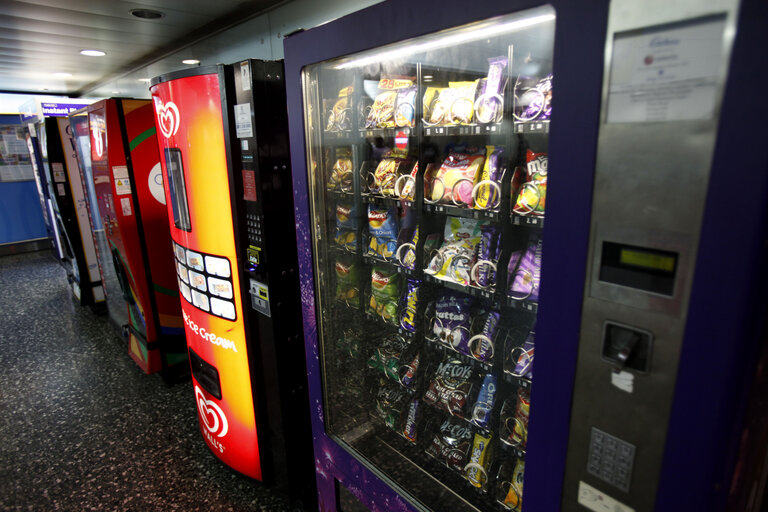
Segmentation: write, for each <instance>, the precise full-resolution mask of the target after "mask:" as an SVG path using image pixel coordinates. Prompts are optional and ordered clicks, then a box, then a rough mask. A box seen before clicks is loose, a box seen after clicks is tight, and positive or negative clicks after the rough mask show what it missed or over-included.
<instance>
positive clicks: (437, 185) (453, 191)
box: [430, 153, 485, 207]
mask: <svg viewBox="0 0 768 512" xmlns="http://www.w3.org/2000/svg"><path fill="white" fill-rule="evenodd" d="M484 162H485V156H484V155H482V154H480V155H478V154H466V153H450V154H449V155H448V158H446V159H445V160H444V161H443V164H442V165H441V166H440V170H438V171H437V176H435V182H434V183H433V184H432V194H431V196H430V197H431V200H432V202H438V201H439V202H443V203H454V204H466V205H469V206H470V207H471V206H472V205H473V203H474V202H473V199H472V190H473V189H474V187H475V181H476V178H477V176H478V171H479V170H480V169H481V168H482V167H483V163H484Z"/></svg>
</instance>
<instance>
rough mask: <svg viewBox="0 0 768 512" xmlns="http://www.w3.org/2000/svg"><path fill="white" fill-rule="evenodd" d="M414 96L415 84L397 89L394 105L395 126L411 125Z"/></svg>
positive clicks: (414, 111)
mask: <svg viewBox="0 0 768 512" xmlns="http://www.w3.org/2000/svg"><path fill="white" fill-rule="evenodd" d="M415 98H416V86H415V85H414V86H411V87H405V88H403V89H399V90H398V91H397V102H396V105H397V106H396V107H395V124H396V125H397V126H399V127H401V128H404V127H411V126H413V120H414V114H415V113H416V108H415V106H414V99H415Z"/></svg>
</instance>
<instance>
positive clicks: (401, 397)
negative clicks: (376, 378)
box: [375, 380, 408, 430]
mask: <svg viewBox="0 0 768 512" xmlns="http://www.w3.org/2000/svg"><path fill="white" fill-rule="evenodd" d="M387 384H388V383H387V381H386V380H381V381H380V386H379V389H378V391H377V392H376V409H375V412H376V415H377V416H378V417H379V418H380V419H381V420H382V421H383V422H384V424H385V425H386V426H388V427H389V428H391V429H393V430H397V429H398V425H399V424H400V416H401V413H402V410H403V408H404V406H405V401H406V400H407V399H408V397H407V394H406V393H405V392H404V391H403V390H402V389H398V388H393V387H390V386H388V385H387Z"/></svg>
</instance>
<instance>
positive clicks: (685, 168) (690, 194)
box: [562, 0, 738, 512]
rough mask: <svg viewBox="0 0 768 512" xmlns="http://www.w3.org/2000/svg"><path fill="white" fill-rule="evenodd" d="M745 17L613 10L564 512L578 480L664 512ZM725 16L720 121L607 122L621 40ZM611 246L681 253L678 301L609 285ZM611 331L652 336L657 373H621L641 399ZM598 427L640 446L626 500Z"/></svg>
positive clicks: (709, 6)
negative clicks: (620, 369)
mask: <svg viewBox="0 0 768 512" xmlns="http://www.w3.org/2000/svg"><path fill="white" fill-rule="evenodd" d="M737 7H738V6H737V2H736V0H733V1H726V0H717V1H713V2H707V3H706V4H704V3H702V2H697V1H695V0H686V1H680V2H674V3H667V2H662V1H657V0H652V1H650V2H642V3H641V2H634V1H632V0H614V1H613V3H612V5H611V12H610V17H609V29H608V39H607V41H606V55H605V57H606V72H605V73H604V76H605V77H606V78H605V81H604V84H603V104H602V112H601V120H602V124H601V126H600V135H599V139H598V151H597V153H598V157H597V164H596V169H595V188H594V198H593V210H592V233H591V243H590V249H589V258H590V261H591V263H589V264H588V265H589V268H588V275H587V280H586V283H585V292H584V304H583V309H582V326H581V333H580V344H579V355H578V360H577V371H576V381H575V385H574V397H573V408H572V416H571V432H570V438H569V447H568V460H567V463H566V476H565V483H564V489H563V506H562V508H563V510H579V509H581V510H583V508H581V507H580V506H579V505H578V504H577V500H578V496H577V494H578V489H579V482H580V481H584V482H586V483H587V484H589V485H591V486H593V487H595V488H597V489H599V490H600V491H603V492H604V493H606V494H607V495H609V496H611V497H612V498H614V499H616V500H618V501H619V502H621V503H623V504H625V505H627V506H629V507H632V508H634V509H635V510H636V511H638V512H639V511H642V510H652V509H653V508H654V503H655V497H656V490H657V486H658V477H659V471H660V468H661V462H662V458H663V454H664V444H665V440H666V428H667V423H668V419H669V412H670V408H671V402H672V397H673V393H674V386H675V380H676V375H677V367H678V362H679V358H680V347H681V343H682V337H683V332H684V329H685V321H686V313H687V308H688V303H689V295H690V290H691V285H692V276H693V270H694V268H693V265H694V262H695V259H696V252H697V246H698V239H699V233H700V230H701V222H702V214H703V208H704V202H705V200H706V193H707V185H708V179H709V173H710V168H711V160H712V154H713V149H714V142H715V138H716V136H717V125H718V120H719V112H720V102H721V98H722V91H723V87H724V83H725V78H726V69H727V64H728V60H729V56H730V46H731V41H732V38H733V30H734V23H735V21H734V20H735V19H736V10H737ZM718 13H722V14H723V15H725V31H724V33H723V41H722V44H723V50H722V55H723V58H722V62H721V63H720V65H719V70H720V75H719V79H718V81H717V86H716V95H715V96H716V102H715V109H714V112H715V114H714V116H713V117H712V118H711V119H702V120H695V121H666V122H632V123H606V119H607V107H608V90H609V85H610V77H611V71H612V69H611V59H612V52H613V43H614V36H615V35H616V34H617V33H622V32H626V31H628V30H635V29H641V28H645V27H653V26H656V25H664V24H670V23H676V22H681V21H685V20H689V19H692V18H700V17H703V16H708V15H713V14H718ZM604 241H611V242H618V243H624V244H630V245H633V246H640V247H649V248H653V249H660V250H665V251H671V252H675V253H677V254H678V263H677V274H676V283H675V286H674V290H673V292H672V295H671V296H665V295H661V294H654V293H648V292H646V291H643V290H638V289H633V288H629V287H625V286H619V285H616V284H612V283H607V282H603V281H600V280H599V268H600V258H601V250H602V245H603V244H602V243H603V242H604ZM606 320H612V321H615V322H618V323H624V324H628V325H632V326H636V327H638V328H641V329H645V330H648V331H650V332H651V333H653V337H654V342H653V352H652V361H651V365H650V371H649V372H648V373H646V374H642V373H640V372H634V371H628V372H626V373H625V374H623V375H625V376H626V379H624V382H625V383H626V382H628V381H629V380H631V381H632V389H631V391H628V390H626V389H620V387H618V386H616V385H613V384H612V379H614V378H615V374H613V370H612V367H611V364H610V362H608V361H605V360H602V359H601V342H602V339H601V338H602V336H601V335H602V330H603V325H604V322H605V321H606ZM593 427H596V428H598V429H600V430H601V431H604V432H606V433H608V434H610V435H612V436H616V437H618V438H619V439H621V440H623V441H625V442H628V443H631V444H632V445H634V446H636V448H637V449H636V455H635V460H634V467H633V468H632V478H631V481H630V485H629V489H628V492H625V491H624V490H622V489H620V488H619V487H616V486H613V485H611V484H609V483H606V482H604V481H603V480H601V479H599V478H597V477H595V476H593V475H590V474H589V472H588V461H589V459H588V454H589V443H590V436H591V432H592V428H593Z"/></svg>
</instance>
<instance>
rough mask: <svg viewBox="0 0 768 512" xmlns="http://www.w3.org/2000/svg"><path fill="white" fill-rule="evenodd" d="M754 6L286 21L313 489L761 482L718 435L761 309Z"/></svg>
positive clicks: (673, 488)
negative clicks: (733, 210)
mask: <svg viewBox="0 0 768 512" xmlns="http://www.w3.org/2000/svg"><path fill="white" fill-rule="evenodd" d="M457 12H461V13H463V15H464V16H465V17H464V18H462V19H460V20H459V19H457V18H456V17H455V15H454V13H457ZM765 20H766V5H765V3H764V2H759V1H754V0H744V1H743V2H737V1H734V0H723V1H718V2H714V3H711V4H707V5H702V4H701V3H699V2H695V1H683V2H678V3H676V4H675V5H671V4H662V3H658V4H656V3H654V4H653V5H652V6H651V8H649V5H647V4H644V5H642V6H641V5H639V4H636V3H633V2H631V1H628V0H612V1H611V2H608V1H583V2H565V1H563V2H561V1H557V0H555V1H552V2H550V3H549V4H547V5H543V6H542V5H540V4H538V3H536V2H530V1H514V2H496V1H493V2H483V3H481V4H477V3H476V4H473V6H472V8H471V9H468V8H467V6H466V5H465V3H462V2H458V1H453V0H447V1H441V2H439V3H438V2H432V1H426V2H419V3H418V4H414V3H413V2H407V1H405V0H403V1H400V0H392V1H388V2H384V3H381V4H378V5H376V6H373V7H370V8H368V9H365V10H363V11H359V12H357V13H354V14H352V15H350V16H347V17H344V18H341V19H339V20H336V21H334V22H332V23H328V24H326V25H323V26H321V27H317V28H314V29H312V30H309V31H307V32H303V33H298V34H296V35H293V36H291V37H288V38H287V39H286V40H285V56H286V83H287V84H288V108H289V119H290V121H291V124H290V131H291V157H292V166H293V180H294V189H295V197H296V203H295V208H296V224H297V241H298V245H299V268H300V274H301V283H302V300H303V314H304V332H305V337H306V351H307V372H308V376H309V389H310V403H311V410H312V412H313V416H312V423H313V430H314V442H315V464H316V472H317V483H318V489H319V499H320V509H321V510H339V509H340V510H357V509H359V508H365V507H367V508H370V509H371V510H452V511H459V510H461V511H465V510H466V511H478V510H480V511H496V510H515V511H519V510H526V511H539V510H592V511H596V512H600V511H607V510H611V511H627V512H629V511H641V510H653V509H655V510H694V509H707V510H720V509H723V508H725V507H726V503H727V502H729V500H730V502H732V503H733V502H734V500H737V498H738V497H739V496H742V497H743V496H751V497H753V498H754V496H758V502H759V496H760V493H761V492H763V491H760V486H759V483H760V482H761V481H763V482H764V477H765V474H766V472H765V470H764V469H763V471H762V473H761V471H760V466H759V464H756V463H755V462H754V457H753V458H752V459H750V460H751V463H750V464H749V468H750V471H742V470H741V469H740V470H734V468H736V467H739V468H742V469H743V468H745V462H744V461H745V454H749V452H750V449H751V450H755V449H756V450H759V453H761V454H762V456H765V455H766V453H767V452H766V443H765V442H762V444H761V443H760V442H759V440H760V439H761V435H762V439H765V438H766V434H768V431H766V428H767V427H766V425H763V426H762V427H758V430H757V431H755V430H754V429H752V430H751V431H750V435H749V437H748V438H749V439H752V440H754V439H757V440H758V441H757V442H754V441H752V442H750V444H747V445H743V446H742V447H741V449H742V451H741V455H740V456H738V457H737V455H736V454H737V448H738V447H739V439H740V437H741V435H742V426H743V425H744V421H743V420H744V415H743V414H744V410H745V406H746V405H747V404H748V403H749V400H748V398H747V397H748V395H749V391H750V389H751V388H752V383H753V377H754V376H755V368H756V365H755V362H756V359H757V357H758V354H757V350H756V349H757V347H758V342H759V340H760V339H761V337H760V335H761V331H762V329H763V328H764V327H765V321H764V319H763V318H761V317H760V315H759V314H757V312H758V311H762V310H763V309H761V308H764V307H765V305H766V300H765V299H766V294H765V291H764V290H765V287H764V286H762V285H763V284H764V283H765V272H764V269H763V268H762V267H761V265H760V261H761V258H765V248H764V246H763V245H762V241H763V240H765V237H766V227H767V226H766V215H765V213H766V210H767V206H768V201H767V200H768V187H767V186H766V185H768V172H766V171H768V154H767V153H766V150H765V145H764V143H762V144H761V143H760V142H759V141H760V140H761V138H762V140H765V137H766V132H768V128H766V126H765V125H764V124H761V123H759V122H755V121H753V119H754V118H753V117H752V115H751V114H750V112H749V109H757V110H756V111H759V112H765V111H766V108H768V99H767V98H766V96H765V95H764V94H761V93H760V92H759V87H760V85H759V84H761V83H765V82H764V80H765V79H766V78H767V77H766V72H765V70H764V69H763V68H760V69H759V70H756V69H755V62H756V61H757V59H758V56H757V54H756V52H757V51H758V50H757V48H762V47H764V45H765V42H766V37H768V36H766V34H765V31H764V30H762V29H761V28H760V26H761V23H764V22H765ZM360 27H367V28H369V29H368V30H360ZM759 41H763V43H759V44H758V42H759ZM740 98H741V99H740ZM743 98H750V102H748V103H749V107H747V106H746V105H745V102H744V101H742V100H743ZM752 100H754V102H753V101H752ZM758 117H759V116H758ZM736 133H738V135H736ZM550 163H551V164H552V166H551V167H552V170H553V173H554V174H553V175H552V180H551V182H550V180H549V167H550V165H549V164H550ZM736 169H751V171H750V172H748V173H747V174H748V175H749V176H748V177H746V178H745V183H740V184H739V186H738V190H739V205H740V210H739V218H740V219H743V222H742V221H741V220H740V221H739V222H729V221H727V220H725V218H724V217H723V214H724V212H723V210H722V206H723V202H722V201H723V193H724V191H725V190H728V189H729V185H728V183H729V182H730V181H729V180H731V179H732V177H733V176H734V172H738V173H739V176H744V173H742V172H740V171H736ZM746 189H748V190H746ZM742 207H743V209H742ZM726 217H728V216H727V215H726ZM728 218H730V217H728ZM736 261H738V262H739V263H738V264H735V262H736ZM726 268H728V269H729V270H728V271H727V273H728V276H729V277H728V278H727V281H728V285H727V292H726V293H727V295H728V299H727V301H726V302H727V304H724V303H723V297H722V294H720V293H718V292H717V291H716V290H715V289H714V283H715V282H718V281H719V280H718V278H717V277H714V276H719V275H723V274H722V272H723V271H724V270H723V269H726ZM713 277H714V279H713ZM764 363H765V361H763V363H762V364H764ZM715 374H717V375H721V376H727V377H726V378H724V379H718V384H717V386H714V387H716V388H717V389H713V384H712V379H713V377H714V375H715ZM755 382H761V381H760V379H756V380H755ZM762 382H765V379H763V380H762ZM705 390H706V391H705ZM753 396H759V393H753ZM752 410H754V408H752ZM758 416H759V415H753V416H751V417H758ZM753 424H754V423H753ZM745 438H746V437H745ZM691 440H695V442H694V443H693V445H692V444H691ZM758 458H759V457H758ZM737 464H738V466H737ZM747 474H749V475H750V476H749V477H747V476H746V475H747ZM753 501H754V499H753Z"/></svg>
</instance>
